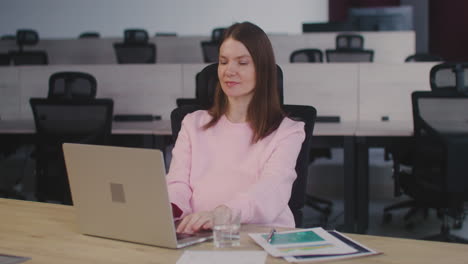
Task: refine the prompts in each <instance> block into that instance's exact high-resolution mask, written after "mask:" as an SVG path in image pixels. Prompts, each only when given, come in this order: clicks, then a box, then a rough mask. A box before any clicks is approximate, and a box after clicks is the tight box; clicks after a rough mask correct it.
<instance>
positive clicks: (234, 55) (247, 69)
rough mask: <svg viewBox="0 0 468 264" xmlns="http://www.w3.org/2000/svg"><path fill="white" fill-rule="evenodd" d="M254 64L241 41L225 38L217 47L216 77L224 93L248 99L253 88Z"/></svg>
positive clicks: (233, 97) (230, 96) (231, 97)
mask: <svg viewBox="0 0 468 264" xmlns="http://www.w3.org/2000/svg"><path fill="white" fill-rule="evenodd" d="M255 76H256V74H255V65H254V62H253V59H252V56H250V53H249V51H248V50H247V48H246V47H245V46H244V44H242V43H241V42H239V41H237V40H234V39H232V38H228V39H226V40H225V41H224V42H223V43H222V44H221V47H220V49H219V66H218V78H219V82H220V84H221V88H222V89H223V91H224V93H225V94H226V95H227V96H228V98H229V99H230V100H231V99H235V100H238V99H247V100H250V99H251V98H252V95H253V89H254V88H255V82H256V80H255Z"/></svg>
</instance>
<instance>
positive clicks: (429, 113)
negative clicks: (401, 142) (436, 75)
mask: <svg viewBox="0 0 468 264" xmlns="http://www.w3.org/2000/svg"><path fill="white" fill-rule="evenodd" d="M411 98H412V105H413V122H414V135H415V143H416V144H415V146H416V149H417V150H418V151H417V157H416V161H415V167H416V168H415V169H414V173H418V170H424V172H425V174H429V173H434V172H438V174H439V175H442V176H439V177H438V182H437V184H436V185H435V186H437V187H438V188H440V189H441V190H442V191H444V192H451V193H460V194H464V195H465V198H468V197H467V194H468V178H467V177H466V171H467V170H468V123H467V119H466V116H467V115H466V112H467V109H468V95H466V94H462V93H455V92H449V93H447V92H434V91H416V92H413V93H412V96H411ZM418 161H419V162H418ZM418 164H419V165H420V166H417V165H418ZM433 168H437V169H433ZM423 176H424V177H425V178H426V179H427V178H428V176H427V175H423Z"/></svg>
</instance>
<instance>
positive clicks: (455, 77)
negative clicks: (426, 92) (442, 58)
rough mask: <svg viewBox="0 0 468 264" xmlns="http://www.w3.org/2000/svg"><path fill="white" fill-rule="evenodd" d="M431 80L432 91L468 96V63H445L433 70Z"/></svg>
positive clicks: (430, 75)
mask: <svg viewBox="0 0 468 264" xmlns="http://www.w3.org/2000/svg"><path fill="white" fill-rule="evenodd" d="M429 79H430V81H429V82H430V84H431V90H432V91H447V92H449V91H451V92H456V93H465V94H468V84H467V83H466V82H467V81H468V63H452V62H445V63H441V64H437V65H435V66H434V67H432V68H431V71H430V73H429Z"/></svg>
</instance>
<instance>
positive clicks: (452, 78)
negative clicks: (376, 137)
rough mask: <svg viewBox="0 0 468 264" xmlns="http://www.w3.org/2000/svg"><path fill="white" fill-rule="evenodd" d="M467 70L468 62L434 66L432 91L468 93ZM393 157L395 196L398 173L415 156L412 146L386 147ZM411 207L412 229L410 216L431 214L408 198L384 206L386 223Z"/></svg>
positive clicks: (406, 218) (409, 223) (430, 75)
mask: <svg viewBox="0 0 468 264" xmlns="http://www.w3.org/2000/svg"><path fill="white" fill-rule="evenodd" d="M465 71H468V64H466V63H449V62H445V63H440V64H437V65H435V66H433V67H432V68H431V70H430V73H429V83H430V87H431V91H434V92H439V93H454V94H457V93H461V94H468V84H466V83H465V77H464V76H465ZM467 81H468V80H467ZM386 151H388V153H390V154H391V156H392V158H393V179H394V196H395V197H398V196H401V194H402V193H401V188H400V182H399V177H398V174H399V173H402V172H404V170H403V169H402V166H406V167H411V166H413V163H414V162H413V157H412V155H411V148H409V147H408V146H406V147H391V148H388V149H386ZM402 208H409V210H408V212H407V213H406V214H405V215H404V221H405V222H406V227H407V228H409V229H411V228H413V227H414V223H412V222H411V221H409V220H410V218H411V217H412V216H413V215H415V214H416V213H417V212H420V211H422V212H423V215H424V218H427V217H428V215H429V208H428V207H427V206H424V205H421V204H418V203H416V202H415V201H414V200H406V201H402V202H398V203H395V204H392V205H389V206H386V207H385V208H384V218H383V221H384V223H388V222H390V221H391V220H392V214H391V211H393V210H397V209H402Z"/></svg>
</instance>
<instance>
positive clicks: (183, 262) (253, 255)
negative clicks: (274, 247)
mask: <svg viewBox="0 0 468 264" xmlns="http://www.w3.org/2000/svg"><path fill="white" fill-rule="evenodd" d="M266 256H267V254H266V252H265V251H245V250H229V251H198V250H186V251H184V254H183V255H182V256H181V257H180V258H179V260H178V261H177V263H176V264H218V263H223V264H234V263H235V264H264V263H265V260H266Z"/></svg>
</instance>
